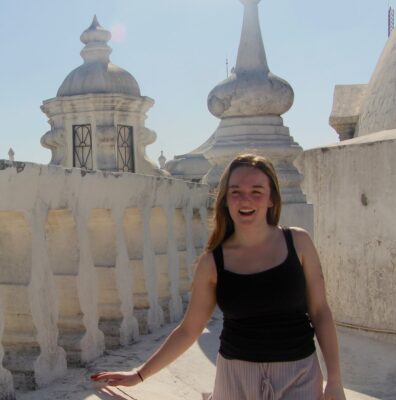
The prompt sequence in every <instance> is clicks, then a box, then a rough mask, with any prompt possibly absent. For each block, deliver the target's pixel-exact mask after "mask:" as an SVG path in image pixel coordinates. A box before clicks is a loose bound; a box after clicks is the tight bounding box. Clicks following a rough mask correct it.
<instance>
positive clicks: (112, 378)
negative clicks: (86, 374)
mask: <svg viewBox="0 0 396 400" xmlns="http://www.w3.org/2000/svg"><path fill="white" fill-rule="evenodd" d="M91 380H93V381H94V382H102V383H104V384H106V385H107V386H119V385H120V386H134V385H136V384H138V383H140V382H141V380H140V378H139V377H138V375H137V374H136V373H134V372H98V373H96V374H93V375H91Z"/></svg>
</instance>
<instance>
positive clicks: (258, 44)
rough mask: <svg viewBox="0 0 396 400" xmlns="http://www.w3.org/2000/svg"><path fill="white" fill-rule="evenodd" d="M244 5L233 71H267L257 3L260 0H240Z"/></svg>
mask: <svg viewBox="0 0 396 400" xmlns="http://www.w3.org/2000/svg"><path fill="white" fill-rule="evenodd" d="M240 1H241V3H242V4H243V5H244V7H245V10H244V14H243V25H242V33H241V40H240V43H239V49H238V57H237V62H236V67H235V72H236V73H237V74H238V73H243V72H247V71H257V70H259V71H262V72H265V73H268V72H269V68H268V64H267V57H266V55H265V50H264V44H263V39H262V36H261V30H260V21H259V15H258V3H259V2H260V0H240Z"/></svg>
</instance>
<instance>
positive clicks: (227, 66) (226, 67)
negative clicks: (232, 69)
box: [226, 57, 228, 78]
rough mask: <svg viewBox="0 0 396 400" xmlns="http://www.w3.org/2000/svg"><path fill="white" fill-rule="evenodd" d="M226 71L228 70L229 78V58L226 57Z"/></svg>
mask: <svg viewBox="0 0 396 400" xmlns="http://www.w3.org/2000/svg"><path fill="white" fill-rule="evenodd" d="M226 72H227V78H228V58H227V57H226Z"/></svg>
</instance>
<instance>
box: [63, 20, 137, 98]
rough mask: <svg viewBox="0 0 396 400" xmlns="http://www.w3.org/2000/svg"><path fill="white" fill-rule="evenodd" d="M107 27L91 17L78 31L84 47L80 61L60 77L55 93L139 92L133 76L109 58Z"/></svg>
mask: <svg viewBox="0 0 396 400" xmlns="http://www.w3.org/2000/svg"><path fill="white" fill-rule="evenodd" d="M110 39H111V34H110V32H109V31H107V30H105V29H104V28H102V27H101V26H100V25H99V22H98V20H97V18H96V16H95V17H94V19H93V21H92V24H91V26H90V27H89V28H88V29H87V30H85V31H84V32H83V33H82V35H81V41H82V42H83V43H84V44H85V47H84V48H83V49H82V50H81V56H82V58H83V59H84V64H83V65H81V66H79V67H78V68H76V69H74V70H73V71H72V72H71V73H70V74H69V75H68V76H67V77H66V79H65V80H64V81H63V83H62V85H61V86H60V87H59V89H58V93H57V96H59V97H62V96H76V95H83V94H90V93H96V94H98V93H120V94H126V95H130V96H140V88H139V85H138V83H137V81H136V79H135V78H134V77H133V76H132V75H131V74H130V73H129V72H128V71H125V70H124V69H122V68H120V67H118V66H117V65H114V64H112V63H111V62H110V59H109V55H110V53H111V48H110V47H109V46H108V45H107V41H109V40H110Z"/></svg>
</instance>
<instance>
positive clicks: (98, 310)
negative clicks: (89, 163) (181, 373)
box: [0, 160, 208, 400]
mask: <svg viewBox="0 0 396 400" xmlns="http://www.w3.org/2000/svg"><path fill="white" fill-rule="evenodd" d="M207 199H208V187H207V186H205V185H199V184H195V183H191V182H184V181H181V180H175V179H168V178H163V177H154V176H145V175H138V174H132V173H106V172H100V171H94V172H86V171H83V170H80V169H64V168H62V167H57V166H44V165H37V164H30V163H20V162H10V161H6V160H4V161H1V160H0V310H1V311H2V312H0V342H1V343H2V345H1V346H0V365H1V364H2V365H3V368H1V369H0V399H2V400H3V398H4V399H8V398H12V396H13V393H14V386H15V387H21V388H25V389H34V388H35V387H37V386H43V385H46V384H48V383H49V382H51V381H52V380H54V379H56V378H58V377H60V376H62V375H64V373H65V372H66V368H67V364H69V365H73V364H84V363H86V362H88V361H91V360H93V359H95V358H96V357H98V356H99V355H101V354H102V353H103V351H104V349H105V348H106V347H107V348H111V347H115V346H119V345H127V344H130V343H131V342H133V340H134V339H136V338H137V337H138V335H139V334H144V333H146V332H149V331H153V330H155V329H157V328H158V327H159V326H160V325H161V324H162V323H163V322H164V321H175V320H177V319H179V318H180V317H181V315H182V312H183V299H184V300H186V299H187V297H188V291H189V286H190V283H191V274H192V264H193V262H194V259H195V257H196V255H197V254H198V253H199V252H200V251H201V250H202V248H203V246H204V244H205V242H206V238H207V231H206V229H207V228H206V207H207ZM10 371H11V373H12V376H13V380H12V379H11V375H10ZM3 393H4V395H3ZM2 396H3V397H2ZM4 396H8V397H4Z"/></svg>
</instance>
